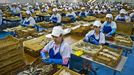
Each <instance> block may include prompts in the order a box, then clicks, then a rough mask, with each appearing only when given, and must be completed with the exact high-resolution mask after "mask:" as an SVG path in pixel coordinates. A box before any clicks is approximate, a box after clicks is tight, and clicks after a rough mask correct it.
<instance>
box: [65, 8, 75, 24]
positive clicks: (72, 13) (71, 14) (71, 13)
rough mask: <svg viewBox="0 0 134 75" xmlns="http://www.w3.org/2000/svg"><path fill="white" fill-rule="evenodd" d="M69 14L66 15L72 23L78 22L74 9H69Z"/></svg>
mask: <svg viewBox="0 0 134 75" xmlns="http://www.w3.org/2000/svg"><path fill="white" fill-rule="evenodd" d="M68 9H69V12H68V13H67V14H66V16H67V17H69V18H70V19H71V21H72V22H74V21H76V14H75V12H73V9H72V7H69V8H68Z"/></svg>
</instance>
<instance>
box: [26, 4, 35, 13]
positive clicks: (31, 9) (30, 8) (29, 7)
mask: <svg viewBox="0 0 134 75" xmlns="http://www.w3.org/2000/svg"><path fill="white" fill-rule="evenodd" d="M27 11H30V12H31V13H34V9H33V6H32V5H28V7H27Z"/></svg>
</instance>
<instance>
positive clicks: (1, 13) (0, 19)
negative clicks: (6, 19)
mask: <svg viewBox="0 0 134 75" xmlns="http://www.w3.org/2000/svg"><path fill="white" fill-rule="evenodd" d="M2 16H3V12H2V10H0V25H2Z"/></svg>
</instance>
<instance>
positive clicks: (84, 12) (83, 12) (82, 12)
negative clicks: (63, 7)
mask: <svg viewBox="0 0 134 75" xmlns="http://www.w3.org/2000/svg"><path fill="white" fill-rule="evenodd" d="M81 10H82V11H81V12H80V13H79V16H80V17H81V18H83V17H86V16H87V15H88V12H86V11H85V7H82V8H81Z"/></svg>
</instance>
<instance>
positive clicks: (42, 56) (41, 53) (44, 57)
mask: <svg viewBox="0 0 134 75" xmlns="http://www.w3.org/2000/svg"><path fill="white" fill-rule="evenodd" d="M40 56H41V58H42V59H43V60H44V59H46V53H45V52H42V51H41V52H40Z"/></svg>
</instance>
